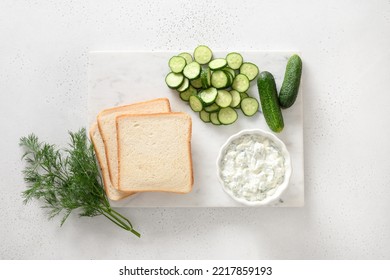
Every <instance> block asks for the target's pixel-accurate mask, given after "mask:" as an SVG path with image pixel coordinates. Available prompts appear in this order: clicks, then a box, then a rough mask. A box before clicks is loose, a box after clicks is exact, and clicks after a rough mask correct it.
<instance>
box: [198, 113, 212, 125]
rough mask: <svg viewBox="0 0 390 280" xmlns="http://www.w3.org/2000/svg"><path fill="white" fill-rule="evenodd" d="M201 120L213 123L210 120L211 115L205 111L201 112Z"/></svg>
mask: <svg viewBox="0 0 390 280" xmlns="http://www.w3.org/2000/svg"><path fill="white" fill-rule="evenodd" d="M199 118H200V119H201V120H202V121H204V122H205V123H209V122H211V120H210V113H209V112H206V111H205V110H202V111H200V112H199Z"/></svg>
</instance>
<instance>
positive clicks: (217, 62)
mask: <svg viewBox="0 0 390 280" xmlns="http://www.w3.org/2000/svg"><path fill="white" fill-rule="evenodd" d="M226 65H227V61H226V59H224V58H216V59H213V60H212V61H210V63H209V67H210V69H211V70H219V69H222V68H224V67H225V66H226Z"/></svg>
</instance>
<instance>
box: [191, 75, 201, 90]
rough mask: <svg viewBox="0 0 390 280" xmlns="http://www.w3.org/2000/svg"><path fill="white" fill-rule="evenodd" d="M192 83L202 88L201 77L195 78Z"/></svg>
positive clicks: (195, 86)
mask: <svg viewBox="0 0 390 280" xmlns="http://www.w3.org/2000/svg"><path fill="white" fill-rule="evenodd" d="M190 84H191V86H193V87H194V88H202V80H201V78H200V77H199V78H197V79H195V80H192V81H190Z"/></svg>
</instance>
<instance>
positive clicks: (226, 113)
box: [218, 107, 238, 124]
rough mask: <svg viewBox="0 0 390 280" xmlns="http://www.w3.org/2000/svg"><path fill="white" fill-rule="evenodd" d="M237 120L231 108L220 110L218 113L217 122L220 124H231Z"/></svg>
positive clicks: (236, 115) (235, 113)
mask: <svg viewBox="0 0 390 280" xmlns="http://www.w3.org/2000/svg"><path fill="white" fill-rule="evenodd" d="M237 119H238V114H237V112H236V110H234V109H233V108H231V107H227V108H222V109H221V110H219V112H218V120H219V121H220V123H222V124H232V123H234V122H235V121H236V120H237Z"/></svg>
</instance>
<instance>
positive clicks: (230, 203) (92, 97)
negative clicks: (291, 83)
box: [87, 51, 304, 207]
mask: <svg viewBox="0 0 390 280" xmlns="http://www.w3.org/2000/svg"><path fill="white" fill-rule="evenodd" d="M177 53H179V52H144V51H137V52H133V51H132V52H130V51H128V52H127V51H120V52H117V51H96V52H90V53H89V69H88V70H89V72H88V75H89V89H88V94H89V96H88V120H87V121H88V127H90V125H91V124H92V123H93V122H94V121H95V120H96V116H97V114H98V112H99V111H101V110H103V109H106V108H109V107H113V106H118V105H124V104H128V103H134V102H140V101H145V100H149V99H154V98H159V97H167V98H168V99H169V100H170V103H171V109H172V111H182V112H187V113H188V114H190V115H191V117H192V122H193V124H192V129H193V136H192V158H193V168H194V186H193V190H192V192H191V193H189V194H185V195H181V194H170V193H140V194H137V195H136V196H134V197H130V198H126V199H124V200H121V201H117V202H114V201H113V202H112V206H113V207H247V206H244V205H242V204H239V203H237V202H235V201H234V200H233V199H231V198H230V197H229V196H228V195H227V194H225V192H224V191H223V190H222V187H221V186H220V183H219V182H218V179H217V175H216V159H217V155H218V151H219V149H220V147H221V146H222V145H223V143H224V142H225V141H226V140H227V139H228V137H229V136H231V135H232V134H235V133H237V132H239V131H240V130H242V129H253V128H260V129H264V130H267V131H270V130H269V128H268V126H267V124H266V123H265V120H264V117H263V115H262V114H256V115H255V116H253V117H251V118H248V117H245V116H244V115H243V114H242V113H241V112H239V119H238V121H236V123H234V124H233V125H229V126H214V125H212V124H207V123H203V122H202V121H201V120H200V119H199V117H198V113H195V112H193V111H192V110H191V109H190V107H189V106H188V105H187V104H186V103H185V102H183V101H182V100H181V99H180V98H179V96H178V93H177V92H176V91H173V90H171V89H169V88H168V87H167V86H166V84H165V80H164V79H165V76H166V74H167V73H168V72H169V68H168V60H169V58H170V57H172V56H173V55H175V54H177ZM227 53H228V51H220V52H214V55H215V57H225V56H226V54H227ZM240 53H241V54H242V55H243V57H244V60H245V61H250V62H253V63H255V64H256V65H258V67H259V68H260V71H265V70H266V71H269V72H271V73H272V74H273V75H274V77H275V81H276V84H277V88H278V89H280V86H281V83H282V80H283V75H284V70H285V66H286V63H287V60H288V58H289V57H290V55H291V54H293V53H297V52H290V51H289V52H279V51H278V52H275V51H240ZM248 93H249V95H250V96H252V97H255V98H257V99H259V97H258V93H257V86H256V82H255V81H253V82H252V83H251V87H250V89H249V90H248ZM302 99H303V92H302V86H301V88H300V91H299V94H298V98H297V101H296V103H295V104H294V105H293V106H292V107H291V108H289V109H286V110H283V116H284V122H285V128H284V130H283V131H282V133H280V134H277V136H278V137H279V138H280V139H281V140H282V141H283V142H284V143H285V144H286V146H287V149H288V150H289V152H290V154H291V160H292V168H293V172H292V176H291V179H290V184H289V186H288V188H287V190H286V191H285V192H284V194H283V195H282V197H281V199H280V200H278V201H276V202H275V203H274V204H272V205H271V206H274V207H275V206H276V207H283V206H284V207H302V206H303V205H304V169H303V164H304V162H303V161H304V156H303V115H302V112H303V110H302V108H303V103H302Z"/></svg>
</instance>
